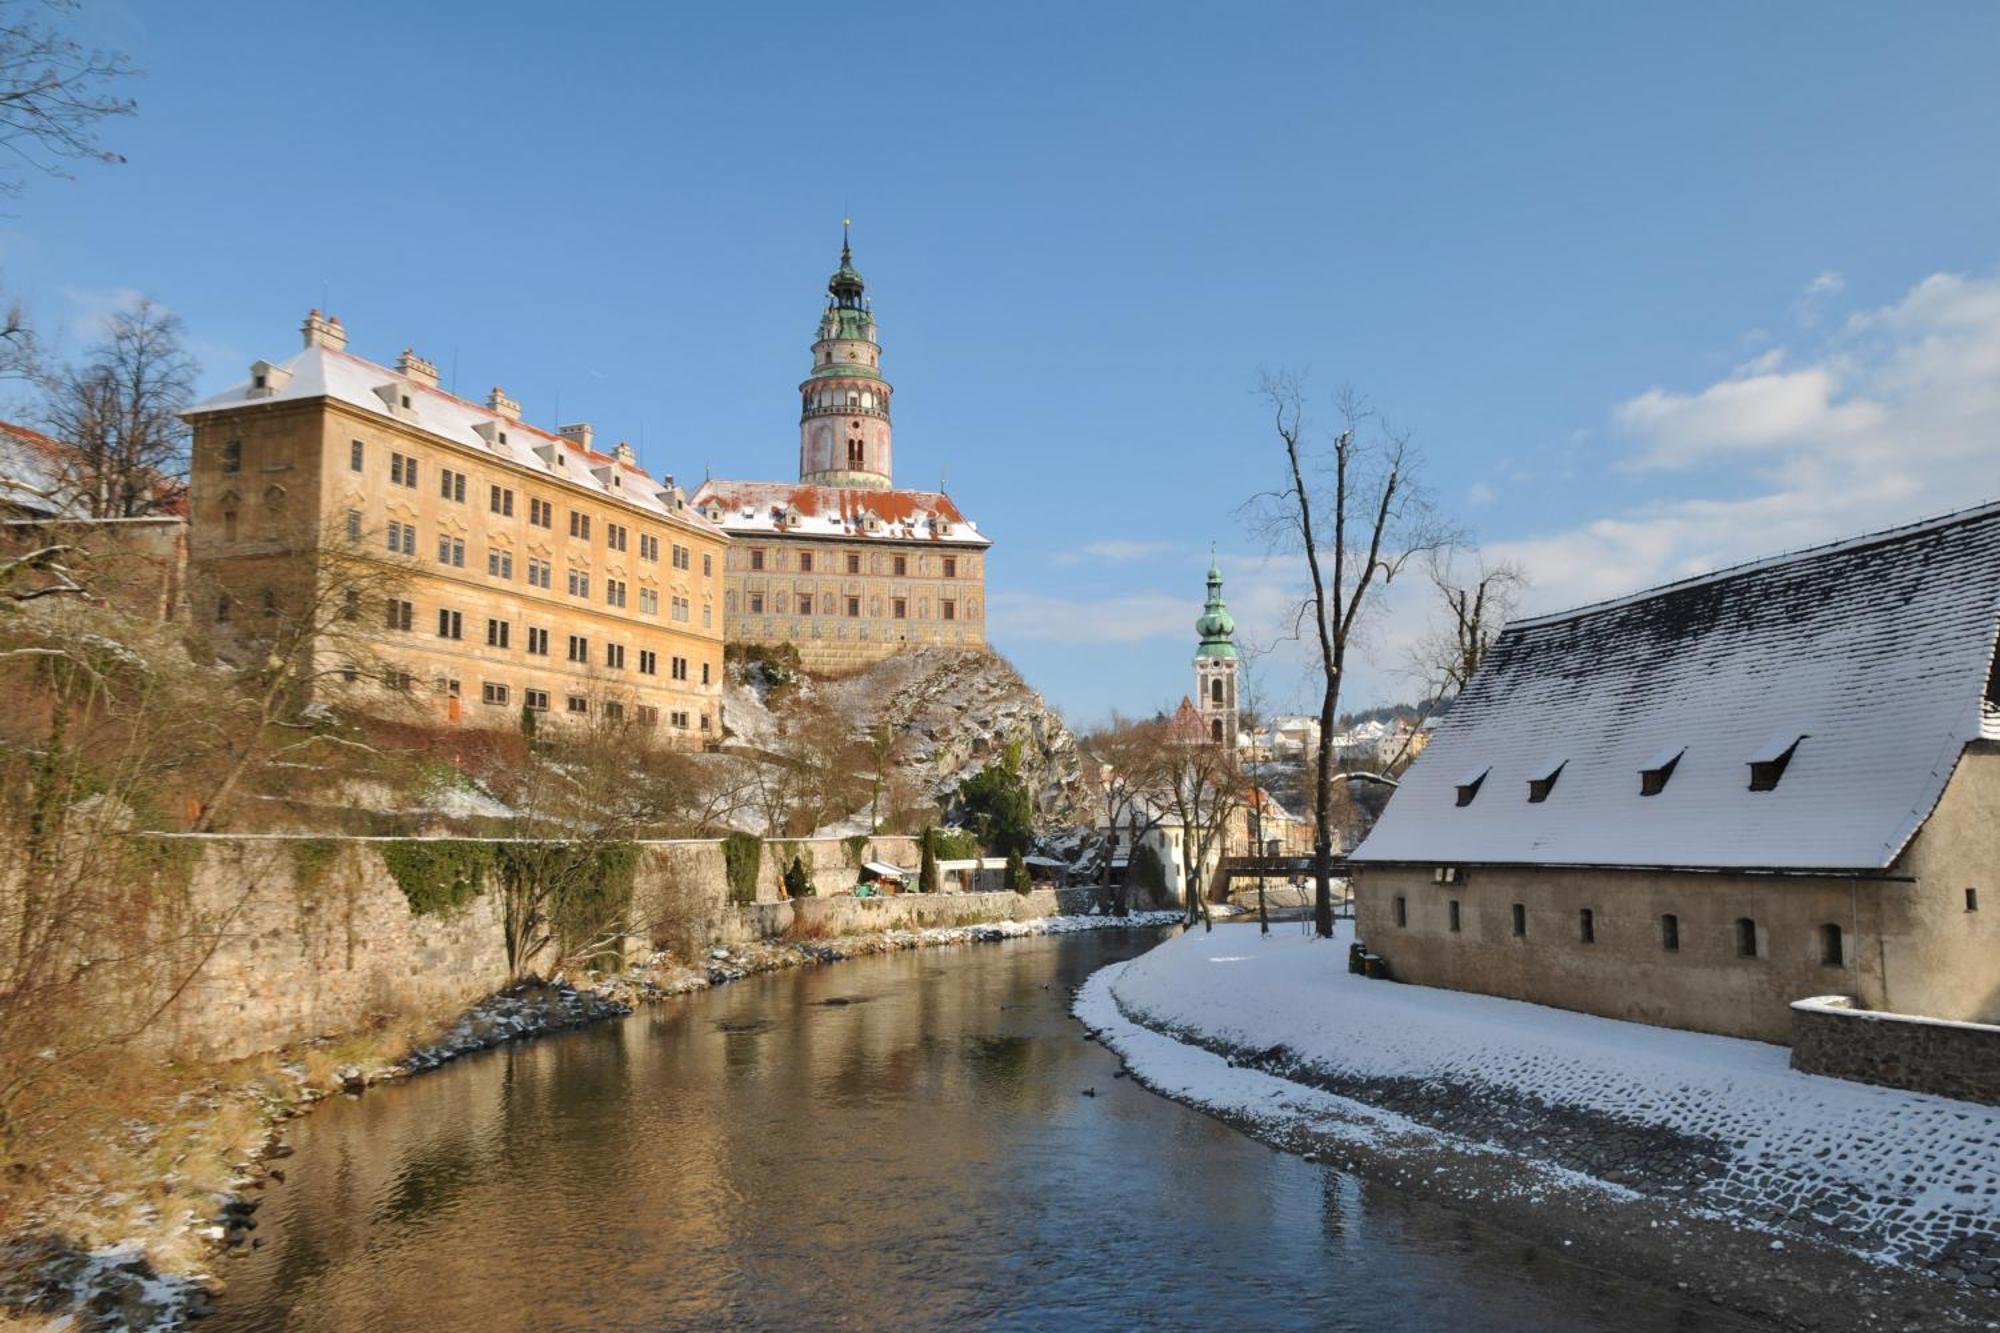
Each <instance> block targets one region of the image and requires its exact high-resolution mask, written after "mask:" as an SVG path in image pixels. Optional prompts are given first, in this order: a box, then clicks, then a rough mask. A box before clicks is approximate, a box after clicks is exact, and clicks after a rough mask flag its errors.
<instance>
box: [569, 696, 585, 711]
mask: <svg viewBox="0 0 2000 1333" xmlns="http://www.w3.org/2000/svg"><path fill="white" fill-rule="evenodd" d="M568 704H569V711H570V712H572V713H588V712H589V711H590V700H588V699H586V698H584V697H583V696H582V695H581V694H572V695H570V696H569V700H568Z"/></svg>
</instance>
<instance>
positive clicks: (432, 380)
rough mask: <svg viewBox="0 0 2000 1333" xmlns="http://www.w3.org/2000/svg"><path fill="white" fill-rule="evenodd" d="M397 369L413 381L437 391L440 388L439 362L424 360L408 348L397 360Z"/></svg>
mask: <svg viewBox="0 0 2000 1333" xmlns="http://www.w3.org/2000/svg"><path fill="white" fill-rule="evenodd" d="M396 369H397V371H399V372H400V373H401V374H402V375H403V376H405V377H406V378H408V379H413V380H415V381H416V382H417V383H419V384H422V385H424V386H426V387H428V388H432V389H435V388H437V386H438V368H437V362H435V361H426V360H424V359H423V358H422V357H420V356H418V355H417V354H416V352H415V351H413V350H412V349H410V348H408V347H405V348H404V349H403V354H402V355H401V356H399V357H397V358H396Z"/></svg>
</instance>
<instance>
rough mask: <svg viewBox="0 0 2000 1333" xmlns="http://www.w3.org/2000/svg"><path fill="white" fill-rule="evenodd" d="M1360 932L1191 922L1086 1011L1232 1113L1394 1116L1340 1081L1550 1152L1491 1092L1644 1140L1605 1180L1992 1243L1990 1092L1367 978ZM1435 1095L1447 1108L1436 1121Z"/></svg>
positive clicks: (1456, 1125)
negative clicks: (1931, 1085) (1872, 1079)
mask: <svg viewBox="0 0 2000 1333" xmlns="http://www.w3.org/2000/svg"><path fill="white" fill-rule="evenodd" d="M1350 933H1351V926H1349V925H1348V923H1342V933H1341V935H1340V937H1339V938H1337V939H1336V940H1334V941H1332V942H1315V941H1313V940H1311V939H1310V938H1308V937H1303V936H1299V935H1294V934H1291V933H1290V932H1281V933H1279V934H1274V935H1270V936H1260V935H1259V934H1257V933H1256V932H1253V931H1251V930H1249V929H1248V928H1246V927H1230V928H1227V929H1224V930H1221V931H1217V932H1214V933H1212V934H1211V933H1203V932H1194V933H1190V934H1186V935H1182V936H1180V937H1178V938H1176V939H1174V940H1171V941H1169V942H1167V943H1165V944H1162V945H1161V946H1159V947H1158V948H1156V949H1154V950H1152V951H1151V952H1150V953H1147V954H1145V955H1143V956H1141V957H1140V958H1137V959H1135V960H1133V961H1132V962H1130V963H1127V964H1120V965H1118V966H1116V967H1113V968H1107V969H1105V970H1104V971H1102V972H1100V973H1098V974H1097V975H1096V976H1094V977H1093V978H1092V979H1091V981H1090V983H1089V984H1088V985H1087V986H1086V987H1085V988H1084V990H1083V991H1082V992H1080V993H1079V998H1078V1007H1077V1014H1078V1017H1079V1018H1081V1019H1082V1020H1083V1021H1084V1022H1085V1023H1087V1024H1089V1025H1091V1026H1092V1027H1098V1028H1105V1029H1107V1039H1109V1040H1112V1042H1113V1045H1114V1047H1115V1048H1116V1049H1118V1050H1119V1052H1120V1053H1121V1054H1122V1055H1124V1056H1125V1057H1126V1059H1127V1060H1128V1061H1130V1062H1131V1063H1132V1065H1133V1067H1134V1069H1135V1071H1136V1072H1137V1073H1138V1074H1139V1075H1140V1076H1141V1077H1143V1078H1145V1079H1146V1080H1147V1081H1148V1082H1150V1083H1154V1084H1156V1085H1158V1086H1160V1087H1161V1088H1162V1090H1163V1091H1167V1092H1169V1093H1170V1094H1172V1095H1177V1096H1178V1095H1186V1096H1188V1097H1189V1099H1191V1100H1194V1101H1197V1102H1199V1103H1201V1104H1204V1105H1208V1106H1211V1107H1215V1108H1217V1109H1222V1110H1225V1111H1227V1110H1235V1111H1238V1112H1245V1113H1247V1112H1252V1111H1255V1112H1259V1113H1262V1114H1267V1115H1268V1114H1269V1113H1270V1108H1271V1107H1272V1104H1273V1100H1274V1099H1276V1100H1277V1101H1278V1102H1280V1103H1284V1104H1288V1105H1291V1106H1293V1107H1294V1113H1297V1114H1309V1113H1313V1112H1319V1113H1327V1112H1331V1111H1336V1110H1337V1111H1338V1113H1339V1116H1340V1118H1343V1119H1345V1120H1347V1121H1349V1122H1351V1123H1362V1124H1366V1123H1368V1122H1370V1121H1371V1120H1374V1121H1376V1122H1377V1123H1382V1124H1384V1125H1385V1127H1386V1126H1387V1125H1388V1124H1389V1123H1390V1122H1381V1121H1379V1117H1380V1116H1381V1115H1382V1114H1384V1113H1383V1112H1380V1111H1378V1110H1369V1109H1366V1108H1361V1107H1360V1106H1359V1104H1358V1103H1357V1102H1356V1101H1354V1100H1353V1099H1351V1098H1348V1097H1341V1096H1335V1095H1334V1094H1333V1093H1331V1092H1326V1091H1321V1090H1320V1088H1326V1087H1331V1088H1336V1089H1339V1090H1341V1091H1353V1092H1354V1093H1355V1095H1356V1096H1358V1097H1361V1098H1364V1099H1366V1100H1386V1101H1387V1102H1389V1103H1390V1104H1391V1105H1394V1106H1395V1107H1396V1108H1397V1109H1398V1110H1400V1111H1402V1112H1404V1113H1405V1114H1406V1115H1408V1116H1413V1117H1415V1118H1417V1119H1420V1120H1426V1121H1427V1122H1430V1123H1432V1124H1433V1125H1434V1126H1435V1127H1437V1128H1440V1129H1443V1130H1447V1131H1450V1130H1463V1129H1464V1128H1465V1127H1466V1126H1467V1125H1468V1124H1470V1125H1472V1126H1473V1127H1474V1130H1473V1133H1474V1136H1475V1137H1477V1138H1486V1139H1487V1140H1488V1141H1489V1142H1491V1143H1493V1144H1494V1146H1496V1147H1501V1148H1504V1149H1507V1150H1509V1151H1513V1152H1516V1153H1522V1154H1525V1155H1536V1156H1539V1155H1541V1154H1540V1153H1539V1152H1538V1151H1537V1148H1538V1147H1539V1146H1540V1142H1541V1141H1540V1136H1539V1134H1531V1135H1530V1137H1529V1139H1528V1140H1527V1141H1525V1142H1524V1141H1522V1140H1520V1139H1518V1138H1517V1139H1515V1140H1514V1141H1511V1142H1510V1141H1509V1139H1508V1135H1507V1134H1506V1133H1505V1132H1498V1133H1493V1134H1488V1133H1487V1132H1486V1131H1487V1130H1488V1129H1489V1128H1492V1127H1493V1126H1494V1125H1495V1124H1496V1123H1498V1122H1496V1121H1494V1120H1493V1119H1492V1118H1491V1117H1489V1116H1487V1115H1485V1114H1484V1112H1485V1110H1486V1109H1487V1108H1490V1107H1492V1106H1495V1105H1498V1106H1502V1107H1506V1108H1511V1110H1512V1112H1513V1113H1514V1114H1515V1116H1516V1118H1517V1119H1518V1118H1520V1113H1521V1112H1522V1111H1523V1110H1524V1109H1525V1111H1526V1112H1528V1118H1529V1119H1532V1120H1538V1121H1541V1122H1543V1127H1548V1125H1549V1124H1550V1122H1561V1121H1563V1120H1565V1119H1567V1121H1568V1122H1569V1123H1568V1125H1567V1126H1562V1125H1560V1124H1558V1125H1557V1128H1558V1129H1562V1128H1567V1130H1568V1131H1569V1132H1570V1133H1572V1134H1574V1135H1576V1136H1577V1137H1576V1139H1575V1141H1576V1142H1580V1143H1583V1144H1585V1145H1589V1144H1590V1143H1592V1142H1595V1141H1607V1142H1609V1141H1621V1140H1623V1141H1630V1140H1632V1139H1634V1138H1635V1137H1636V1139H1637V1140H1638V1141H1639V1142H1640V1144H1641V1147H1640V1149H1639V1150H1637V1151H1636V1152H1634V1153H1631V1154H1628V1155H1627V1156H1626V1157H1622V1158H1620V1159H1619V1170H1618V1171H1616V1172H1613V1173H1610V1174H1614V1175H1616V1176H1617V1178H1619V1179H1620V1180H1623V1181H1625V1182H1626V1183H1629V1184H1632V1185H1634V1186H1635V1187H1636V1188H1637V1189H1638V1190H1639V1191H1640V1192H1642V1193H1646V1194H1656V1195H1661V1196H1666V1197H1676V1198H1679V1199H1682V1200H1684V1201H1686V1202H1687V1203H1688V1204H1690V1205H1692V1206H1693V1207H1694V1208H1696V1209H1697V1210H1699V1211H1702V1212H1706V1213H1712V1214H1714V1215H1719V1216H1724V1217H1728V1218H1731V1219H1733V1220H1737V1221H1741V1222H1746V1223H1749V1224H1752V1225H1757V1226H1765V1227H1774V1228H1780V1229H1797V1230H1800V1231H1802V1232H1808V1233H1810V1234H1813V1235H1816V1236H1819V1237H1822V1238H1825V1239H1829V1240H1832V1241H1833V1242H1835V1243H1837V1244H1839V1245H1841V1246H1842V1247H1843V1248H1846V1249H1848V1250H1850V1251H1851V1252H1854V1253H1858V1254H1863V1255H1865V1256H1867V1257H1870V1258H1874V1259H1878V1260H1883V1261H1889V1262H1898V1263H1925V1264H1932V1265H1938V1264H1948V1263H1949V1262H1951V1261H1950V1259H1949V1257H1948V1256H1949V1254H1952V1253H1958V1252H1963V1251H1968V1250H1969V1251H1971V1252H1973V1253H1978V1252H1981V1251H1985V1252H1989V1253H1990V1252H1991V1251H1992V1250H1993V1249H1994V1248H1995V1246H1996V1242H2000V1107H1987V1106H1978V1105H1974V1104H1972V1103H1967V1102H1958V1101H1952V1100H1950V1099H1947V1098H1942V1097H1929V1096H1923V1095H1920V1094H1916V1093H1908V1092H1900V1091H1895V1090H1891V1089H1887V1088H1876V1087H1870V1086H1867V1085H1863V1084H1858V1083H1849V1082H1845V1081H1843V1080H1839V1079H1831V1078H1823V1077H1819V1076H1816V1075H1810V1074H1801V1073H1797V1072H1795V1071H1793V1070H1792V1069H1790V1068H1789V1067H1787V1064H1786V1060H1787V1055H1788V1053H1787V1051H1786V1050H1785V1048H1784V1047H1781V1046H1772V1045H1767V1044H1765V1043H1762V1042H1753V1041H1742V1040H1737V1039H1735V1038H1729V1037H1715V1036H1708V1035H1704V1034H1700V1033H1692V1032H1680V1031H1675V1030H1672V1029H1667V1028H1656V1027H1650V1026H1646V1025H1644V1024H1638V1023H1626V1022H1619V1021H1616V1020H1612V1019H1605V1018H1597V1017H1593V1016H1590V1015H1587V1014H1578V1013H1572V1012H1569V1011H1567V1010H1560V1009H1550V1008H1545V1007H1543V1006H1540V1005H1532V1004H1525V1003H1522V1002H1519V1001H1514V1000H1503V999H1497V998H1494V997H1491V996H1484V995H1472V994H1465V993H1460V992H1456V991H1447V990H1437V989H1431V988H1426V987H1419V986H1409V985H1401V984H1395V983H1390V982H1383V981H1369V980H1365V979H1363V978H1361V977H1356V976H1353V975H1351V974H1349V973H1348V972H1347V970H1346V963H1347V941H1348V938H1349V935H1350ZM1137 1024H1143V1025H1144V1026H1143V1027H1140V1026H1137ZM1147 1029H1154V1030H1152V1031H1149V1030H1147ZM1162 1032H1179V1033H1183V1034H1185V1035H1188V1036H1190V1037H1192V1038H1194V1039H1196V1040H1199V1041H1202V1042H1204V1043H1209V1044H1213V1045H1216V1046H1218V1047H1228V1048H1232V1049H1234V1050H1237V1051H1239V1052H1260V1053H1262V1056H1261V1058H1259V1059H1258V1060H1257V1061H1256V1063H1258V1064H1260V1065H1262V1066H1264V1067H1265V1068H1273V1067H1276V1068H1279V1069H1281V1070H1282V1071H1283V1072H1287V1073H1290V1074H1292V1075H1293V1077H1292V1078H1287V1079H1279V1078H1273V1077H1272V1076H1271V1075H1269V1074H1265V1073H1259V1072H1254V1071H1252V1070H1249V1069H1244V1068H1241V1067H1232V1066H1231V1065H1230V1064H1229V1063H1228V1062H1226V1061H1224V1060H1223V1059H1221V1058H1220V1057H1218V1056H1216V1055H1214V1054H1213V1053H1212V1052H1209V1051H1204V1050H1200V1049H1197V1048H1196V1047H1194V1046H1192V1045H1188V1044H1183V1043H1181V1042H1177V1041H1173V1040H1171V1039H1170V1038H1168V1037H1167V1036H1163V1035H1161V1033H1162ZM1278 1047H1282V1048H1284V1049H1283V1051H1282V1052H1279V1051H1275V1050H1274V1048H1278ZM1308 1082H1310V1083H1317V1084H1318V1085H1320V1088H1308V1087H1306V1083H1308ZM1378 1094H1381V1095H1378ZM1336 1104H1337V1105H1336ZM1426 1105H1433V1106H1441V1107H1448V1108H1452V1109H1451V1110H1449V1111H1448V1112H1447V1113H1446V1114H1445V1115H1444V1116H1441V1117H1439V1119H1438V1120H1436V1121H1432V1120H1431V1119H1430V1117H1429V1116H1426V1115H1425V1113H1424V1111H1423V1110H1422V1109H1421V1108H1423V1107H1424V1106H1426ZM1468 1112H1469V1113H1468ZM1578 1117H1581V1118H1582V1121H1581V1123H1583V1124H1584V1126H1585V1128H1584V1129H1583V1130H1582V1131H1581V1133H1578V1131H1577V1129H1576V1126H1577V1124H1578V1123H1579V1121H1578ZM1502 1119H1503V1120H1504V1117H1503V1118H1502ZM1392 1120H1393V1121H1394V1123H1396V1124H1398V1125H1407V1123H1408V1122H1407V1121H1405V1120H1403V1119H1402V1118H1401V1117H1392ZM1500 1128H1501V1130H1503V1131H1504V1130H1505V1129H1506V1128H1507V1126H1506V1125H1504V1124H1501V1125H1500ZM1558 1137H1559V1135H1558ZM1554 1155H1555V1156H1556V1157H1557V1158H1559V1159H1560V1158H1561V1157H1562V1156H1564V1154H1562V1153H1560V1152H1558V1153H1556V1154H1554ZM1583 1161H1584V1162H1585V1165H1586V1169H1590V1167H1589V1165H1588V1163H1589V1156H1588V1148H1587V1146H1586V1149H1585V1152H1584V1154H1583ZM1654 1166H1660V1167H1663V1168H1664V1169H1661V1170H1651V1169H1650V1168H1652V1167H1654ZM1592 1174H1598V1173H1597V1172H1596V1171H1595V1170H1593V1171H1592ZM1941 1256H1944V1257H1941Z"/></svg>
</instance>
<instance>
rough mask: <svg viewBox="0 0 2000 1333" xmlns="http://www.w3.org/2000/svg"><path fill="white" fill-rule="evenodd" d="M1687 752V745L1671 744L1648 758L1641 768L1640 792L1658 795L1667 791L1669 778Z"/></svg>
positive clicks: (1641, 793)
mask: <svg viewBox="0 0 2000 1333" xmlns="http://www.w3.org/2000/svg"><path fill="white" fill-rule="evenodd" d="M1686 753H1687V747H1686V746H1684V745H1670V746H1668V747H1667V748H1666V749H1664V750H1662V751H1660V752H1659V753H1658V754H1656V755H1654V756H1653V757H1652V758H1651V759H1649V760H1647V761H1646V765H1645V767H1643V768H1641V769H1640V770H1639V794H1640V795H1641V796H1658V795H1659V794H1660V793H1661V792H1663V791H1665V790H1666V788H1667V779H1668V778H1671V777H1672V776H1673V775H1674V769H1675V768H1676V767H1677V766H1678V765H1679V764H1680V762H1681V756H1682V755H1683V754H1686Z"/></svg>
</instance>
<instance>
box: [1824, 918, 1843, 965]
mask: <svg viewBox="0 0 2000 1333" xmlns="http://www.w3.org/2000/svg"><path fill="white" fill-rule="evenodd" d="M1819 961H1820V962H1821V963H1822V964H1823V965H1824V966H1827V967H1845V966H1847V950H1846V948H1845V942H1844V941H1843V940H1842V939H1841V937H1840V927H1839V926H1836V925H1834V924H1832V923H1831V922H1829V923H1827V924H1826V925H1824V926H1821V927H1820V928H1819Z"/></svg>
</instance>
